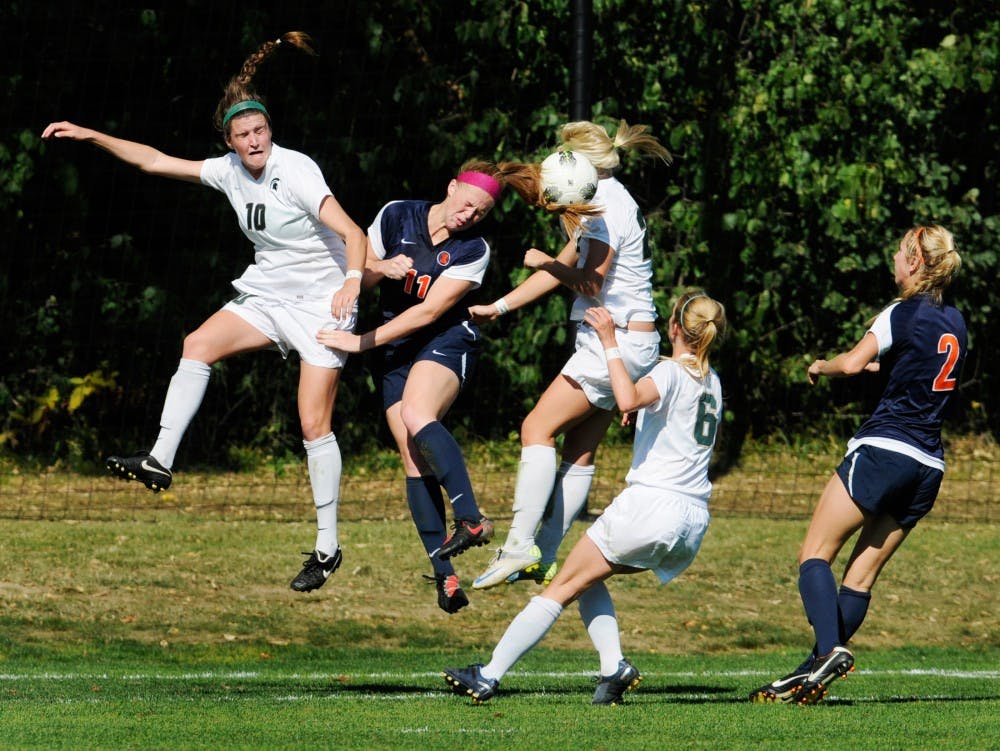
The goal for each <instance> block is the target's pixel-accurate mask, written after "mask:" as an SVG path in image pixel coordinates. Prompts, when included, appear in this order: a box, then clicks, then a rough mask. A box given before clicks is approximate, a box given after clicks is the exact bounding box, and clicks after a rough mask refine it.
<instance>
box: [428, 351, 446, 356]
mask: <svg viewBox="0 0 1000 751" xmlns="http://www.w3.org/2000/svg"><path fill="white" fill-rule="evenodd" d="M431 354H432V355H437V356H438V357H444V352H438V351H437V350H436V349H432V350H431Z"/></svg>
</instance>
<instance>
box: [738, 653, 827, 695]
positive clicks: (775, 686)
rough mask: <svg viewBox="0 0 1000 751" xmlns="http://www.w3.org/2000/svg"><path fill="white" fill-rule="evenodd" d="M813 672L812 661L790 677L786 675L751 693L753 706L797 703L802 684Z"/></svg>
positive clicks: (794, 671)
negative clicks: (796, 699) (796, 698)
mask: <svg viewBox="0 0 1000 751" xmlns="http://www.w3.org/2000/svg"><path fill="white" fill-rule="evenodd" d="M811 670H812V660H810V661H809V662H807V663H806V664H805V665H803V666H801V667H798V668H796V669H795V670H793V671H792V672H791V673H789V674H788V675H784V676H782V677H781V678H778V679H777V680H773V681H771V682H770V683H766V684H764V685H763V686H761V687H760V688H758V689H756V690H755V691H751V692H750V702H751V703H752V704H774V703H775V702H780V703H782V704H787V703H788V702H790V701H795V697H796V695H797V694H798V693H799V691H800V690H801V688H802V683H803V682H804V681H805V680H806V678H808V677H809V672H810V671H811Z"/></svg>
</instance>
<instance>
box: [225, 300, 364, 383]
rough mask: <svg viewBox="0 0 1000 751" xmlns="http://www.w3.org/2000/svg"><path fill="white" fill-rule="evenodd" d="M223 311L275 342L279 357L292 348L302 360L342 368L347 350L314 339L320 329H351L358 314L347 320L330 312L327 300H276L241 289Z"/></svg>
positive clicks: (319, 365) (284, 355)
mask: <svg viewBox="0 0 1000 751" xmlns="http://www.w3.org/2000/svg"><path fill="white" fill-rule="evenodd" d="M222 309H223V310H228V311H229V312H230V313H235V314H236V315H238V316H239V317H240V318H242V319H243V320H244V321H246V322H247V323H249V324H250V325H251V326H253V327H254V328H255V329H257V330H258V331H259V332H260V333H262V334H263V335H264V336H266V337H267V338H268V339H270V340H271V341H272V342H274V346H275V347H276V348H277V349H278V351H279V352H281V356H282V357H288V353H289V352H291V351H292V350H295V351H296V352H298V353H299V357H301V358H302V361H303V362H307V363H309V364H310V365H316V366H317V367H320V368H342V367H344V364H345V363H346V362H347V353H346V352H341V351H340V350H338V349H330V348H329V347H326V346H324V345H322V344H320V343H319V342H318V341H316V333H317V332H318V331H319V330H320V329H338V330H341V331H353V330H354V326H355V324H356V323H357V314H356V313H355V314H353V315H351V317H350V318H349V319H347V320H341V319H336V318H334V317H333V316H332V315H331V314H330V300H296V301H294V302H292V301H288V300H277V299H275V298H270V297H261V296H259V295H251V294H249V293H246V292H244V293H243V294H241V295H239V296H238V297H236V298H235V299H234V300H230V301H229V302H227V303H226V304H225V305H224V306H223V308H222Z"/></svg>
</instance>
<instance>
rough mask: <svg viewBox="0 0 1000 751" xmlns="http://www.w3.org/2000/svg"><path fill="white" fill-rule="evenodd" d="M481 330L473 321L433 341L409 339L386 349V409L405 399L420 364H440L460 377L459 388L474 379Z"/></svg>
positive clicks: (383, 401) (384, 363)
mask: <svg viewBox="0 0 1000 751" xmlns="http://www.w3.org/2000/svg"><path fill="white" fill-rule="evenodd" d="M480 343H481V339H480V336H479V328H478V327H477V326H476V325H475V324H473V323H470V322H469V321H463V322H462V323H459V324H456V325H454V326H450V327H449V328H447V329H445V330H444V331H442V332H440V333H438V334H436V335H434V336H433V337H432V338H430V339H423V338H421V339H419V340H412V339H408V340H406V341H404V342H402V343H400V344H399V345H397V346H392V345H390V346H389V347H388V348H387V349H386V353H385V360H384V361H383V363H382V365H383V371H382V406H383V408H384V409H389V407H391V406H392V405H393V404H395V403H396V402H398V401H401V400H402V398H403V388H404V387H405V386H406V379H407V378H408V377H409V375H410V369H411V368H412V367H413V364H414V363H416V362H419V361H420V360H431V361H432V362H436V363H440V364H441V365H444V366H445V367H446V368H448V369H449V370H450V371H451V372H452V373H454V374H455V375H456V376H458V382H459V388H460V389H462V388H465V384H466V382H467V381H468V379H469V378H470V377H471V376H472V373H473V371H475V368H476V361H477V360H478V359H479V347H480Z"/></svg>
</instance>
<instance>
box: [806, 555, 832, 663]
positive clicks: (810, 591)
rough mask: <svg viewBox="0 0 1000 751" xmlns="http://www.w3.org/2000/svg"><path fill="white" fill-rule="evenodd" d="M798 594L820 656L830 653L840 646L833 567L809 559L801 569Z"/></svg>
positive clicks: (821, 561) (817, 560)
mask: <svg viewBox="0 0 1000 751" xmlns="http://www.w3.org/2000/svg"><path fill="white" fill-rule="evenodd" d="M799 594H800V595H801V596H802V604H803V606H805V610H806V616H807V617H808V618H809V622H810V623H811V624H812V627H813V631H814V632H815V634H816V649H817V650H818V653H819V654H821V655H825V654H829V653H830V651H831V650H832V649H833V648H834V647H835V646H837V645H838V644H840V608H839V607H838V605H837V582H836V580H835V579H834V577H833V571H832V570H831V569H830V564H829V563H827V562H826V561H824V560H823V559H821V558H810V559H809V560H808V561H805V562H804V563H803V564H802V565H801V566H799Z"/></svg>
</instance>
